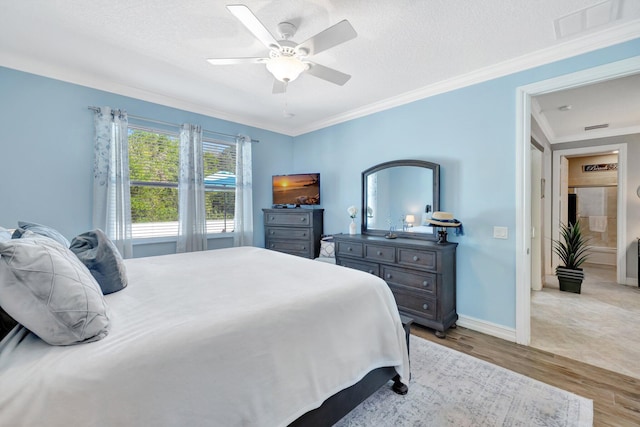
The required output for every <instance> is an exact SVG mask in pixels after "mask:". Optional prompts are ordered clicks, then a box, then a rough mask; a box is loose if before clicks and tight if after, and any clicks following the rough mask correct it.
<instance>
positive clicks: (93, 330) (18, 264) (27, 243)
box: [0, 232, 110, 345]
mask: <svg viewBox="0 0 640 427" xmlns="http://www.w3.org/2000/svg"><path fill="white" fill-rule="evenodd" d="M27 233H28V234H27V235H23V237H22V238H20V239H12V240H9V241H5V242H0V255H1V256H0V305H2V308H3V309H4V310H5V311H6V312H7V313H8V314H9V315H10V316H11V317H13V318H14V319H15V320H16V321H17V322H18V323H20V324H22V325H23V326H25V327H26V328H27V329H29V330H30V331H31V332H33V333H34V334H36V335H38V336H39V337H40V338H41V339H42V340H44V341H46V342H47V343H49V344H52V345H69V344H75V343H81V342H91V341H97V340H99V339H102V338H104V337H105V336H106V335H107V334H108V333H109V327H110V324H109V316H108V313H107V305H106V303H105V300H104V297H103V295H102V291H101V290H100V286H99V285H98V283H97V282H96V280H95V279H94V278H93V276H92V275H91V273H90V272H89V270H88V269H87V268H86V267H85V266H84V265H83V264H82V262H80V260H79V259H78V258H77V257H76V256H75V255H74V254H73V252H71V251H70V250H69V249H67V248H65V247H64V246H63V245H62V244H60V243H58V242H57V241H55V240H53V239H50V238H48V237H42V236H34V235H32V234H31V233H30V232H27Z"/></svg>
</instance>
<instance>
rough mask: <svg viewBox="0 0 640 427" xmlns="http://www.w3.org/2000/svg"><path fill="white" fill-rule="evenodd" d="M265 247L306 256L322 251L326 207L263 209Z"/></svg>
mask: <svg viewBox="0 0 640 427" xmlns="http://www.w3.org/2000/svg"><path fill="white" fill-rule="evenodd" d="M262 211H263V212H264V245H265V246H264V247H265V248H267V249H272V250H274V251H279V252H285V253H288V254H291V255H298V256H301V257H305V258H311V259H313V258H317V257H318V255H319V254H320V237H321V236H322V227H323V226H322V216H323V212H324V209H303V208H297V209H262Z"/></svg>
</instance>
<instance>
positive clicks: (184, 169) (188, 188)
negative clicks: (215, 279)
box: [176, 124, 207, 252]
mask: <svg viewBox="0 0 640 427" xmlns="http://www.w3.org/2000/svg"><path fill="white" fill-rule="evenodd" d="M178 206H179V207H178V212H179V215H178V223H179V226H178V242H177V244H176V252H193V251H204V250H206V249H207V218H206V212H205V206H204V164H203V154H202V128H201V127H200V126H198V125H190V124H184V125H182V128H181V129H180V175H179V177H178Z"/></svg>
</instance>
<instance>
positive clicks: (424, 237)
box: [360, 160, 440, 240]
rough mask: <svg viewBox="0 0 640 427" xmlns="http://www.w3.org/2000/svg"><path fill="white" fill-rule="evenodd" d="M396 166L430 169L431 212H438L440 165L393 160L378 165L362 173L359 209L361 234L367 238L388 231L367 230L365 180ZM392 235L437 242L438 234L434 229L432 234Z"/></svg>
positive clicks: (399, 233)
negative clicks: (431, 177) (431, 173)
mask: <svg viewBox="0 0 640 427" xmlns="http://www.w3.org/2000/svg"><path fill="white" fill-rule="evenodd" d="M397 166H415V167H421V168H425V169H430V170H431V171H432V172H433V204H432V210H431V211H432V212H436V211H439V210H440V165H439V164H437V163H432V162H427V161H425V160H393V161H390V162H384V163H380V164H378V165H375V166H372V167H370V168H369V169H367V170H365V171H363V172H362V194H361V195H362V200H361V201H362V206H361V209H360V213H361V225H360V228H361V231H360V232H361V233H362V234H363V235H367V236H385V235H387V234H388V230H379V229H368V228H367V221H366V215H367V214H366V212H367V196H366V194H367V178H368V176H369V175H371V174H373V173H375V172H378V171H381V170H383V169H388V168H393V167H397ZM394 234H395V235H397V237H405V238H410V239H420V240H438V233H436V229H435V228H434V230H433V234H425V233H409V232H406V231H394Z"/></svg>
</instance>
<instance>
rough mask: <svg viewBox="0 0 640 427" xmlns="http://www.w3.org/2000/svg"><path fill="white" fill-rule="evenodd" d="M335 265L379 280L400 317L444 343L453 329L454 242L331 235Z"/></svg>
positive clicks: (454, 287)
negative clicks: (385, 285)
mask: <svg viewBox="0 0 640 427" xmlns="http://www.w3.org/2000/svg"><path fill="white" fill-rule="evenodd" d="M333 238H334V242H335V245H336V264H338V265H342V266H344V267H349V268H354V269H357V270H362V271H366V272H368V273H371V274H375V275H376V276H379V277H381V278H383V279H384V280H385V281H386V282H387V284H388V285H389V287H390V288H391V291H392V292H393V295H394V297H395V299H396V303H397V304H398V309H399V310H400V313H401V314H404V315H407V316H410V317H412V318H413V319H414V322H415V323H418V324H420V325H423V326H426V327H428V328H432V329H435V330H436V335H437V336H439V337H441V338H444V337H445V336H446V331H447V329H449V328H450V327H455V323H456V320H458V314H457V313H456V247H457V246H458V244H457V243H451V242H448V243H443V244H438V243H436V242H434V241H428V240H416V239H407V238H397V239H386V238H384V237H378V236H367V235H360V234H357V235H347V234H336V235H334V237H333Z"/></svg>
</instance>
